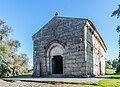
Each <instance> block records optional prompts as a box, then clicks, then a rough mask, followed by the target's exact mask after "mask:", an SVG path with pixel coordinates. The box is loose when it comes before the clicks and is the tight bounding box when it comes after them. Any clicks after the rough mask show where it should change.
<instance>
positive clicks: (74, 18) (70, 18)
mask: <svg viewBox="0 0 120 87" xmlns="http://www.w3.org/2000/svg"><path fill="white" fill-rule="evenodd" d="M56 18H70V19H82V20H89V19H87V18H77V17H62V16H56Z"/></svg>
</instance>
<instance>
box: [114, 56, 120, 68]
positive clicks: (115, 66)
mask: <svg viewBox="0 0 120 87" xmlns="http://www.w3.org/2000/svg"><path fill="white" fill-rule="evenodd" d="M118 64H119V59H117V58H116V59H113V60H112V67H113V68H114V69H116V68H117V66H118Z"/></svg>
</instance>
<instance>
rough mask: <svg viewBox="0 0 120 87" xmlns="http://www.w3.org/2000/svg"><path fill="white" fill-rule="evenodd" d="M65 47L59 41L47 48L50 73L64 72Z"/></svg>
mask: <svg viewBox="0 0 120 87" xmlns="http://www.w3.org/2000/svg"><path fill="white" fill-rule="evenodd" d="M63 53H64V48H63V46H62V45H60V44H58V43H53V44H52V45H51V46H50V47H49V49H48V50H47V58H48V63H47V64H48V65H47V66H49V67H48V71H49V72H50V74H63Z"/></svg>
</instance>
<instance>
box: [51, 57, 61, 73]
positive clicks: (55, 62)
mask: <svg viewBox="0 0 120 87" xmlns="http://www.w3.org/2000/svg"><path fill="white" fill-rule="evenodd" d="M52 74H63V58H62V56H61V55H58V56H53V58H52Z"/></svg>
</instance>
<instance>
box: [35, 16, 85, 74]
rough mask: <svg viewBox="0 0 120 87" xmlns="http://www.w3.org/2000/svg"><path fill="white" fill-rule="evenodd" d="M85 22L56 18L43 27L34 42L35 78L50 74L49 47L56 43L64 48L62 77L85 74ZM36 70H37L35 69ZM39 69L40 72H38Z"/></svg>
mask: <svg viewBox="0 0 120 87" xmlns="http://www.w3.org/2000/svg"><path fill="white" fill-rule="evenodd" d="M85 23H86V20H82V21H80V19H66V18H62V19H61V18H56V19H54V20H52V21H51V22H50V24H49V25H47V26H45V27H43V29H41V31H40V32H38V33H37V35H36V36H34V37H33V40H34V53H33V54H34V61H33V62H34V72H35V75H36V76H39V75H41V76H46V75H49V74H52V72H51V69H50V68H51V67H52V66H51V65H50V60H51V59H50V58H52V57H49V56H47V51H48V49H49V47H50V46H51V45H52V44H54V43H58V44H60V45H62V46H63V47H64V50H65V51H64V53H63V55H62V56H63V75H65V76H69V75H75V76H79V75H82V74H85V73H86V62H85V45H84V29H83V28H84V26H85ZM37 68H38V69H37ZM39 69H40V70H39Z"/></svg>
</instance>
